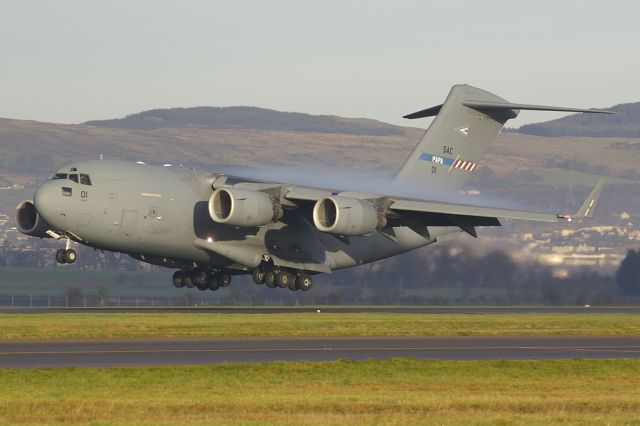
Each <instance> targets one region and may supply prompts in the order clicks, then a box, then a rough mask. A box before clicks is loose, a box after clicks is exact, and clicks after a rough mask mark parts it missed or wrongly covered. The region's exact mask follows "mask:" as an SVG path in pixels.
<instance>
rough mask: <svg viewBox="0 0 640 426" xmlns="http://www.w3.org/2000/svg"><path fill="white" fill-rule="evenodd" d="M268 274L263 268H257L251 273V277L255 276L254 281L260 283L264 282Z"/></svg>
mask: <svg viewBox="0 0 640 426" xmlns="http://www.w3.org/2000/svg"><path fill="white" fill-rule="evenodd" d="M266 275H267V274H266V273H265V272H264V271H263V270H261V269H260V268H256V269H254V270H253V272H252V273H251V277H252V278H253V282H254V283H256V284H258V285H260V284H264V279H265V276H266Z"/></svg>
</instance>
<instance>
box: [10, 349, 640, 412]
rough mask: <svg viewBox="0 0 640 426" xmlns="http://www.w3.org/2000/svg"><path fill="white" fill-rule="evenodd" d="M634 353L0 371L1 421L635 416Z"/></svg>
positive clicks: (637, 366)
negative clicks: (607, 357) (554, 358)
mask: <svg viewBox="0 0 640 426" xmlns="http://www.w3.org/2000/svg"><path fill="white" fill-rule="evenodd" d="M639 372H640V360H562V361H418V360H412V359H396V360H387V361H360V362H354V361H335V362H323V363H310V362H298V363H270V364H229V365H207V366H175V367H174V366H167V367H138V368H98V369H88V368H71V369H35V370H23V369H3V370H0V383H2V392H0V423H2V424H9V423H10V424H34V425H35V424H62V423H74V424H92V425H98V424H99V425H107V424H141V425H142V424H143V425H158V424H164V425H169V424H186V425H204V424H243V425H265V424H284V425H327V424H335V425H338V424H339V425H342V424H392V425H405V424H439V425H442V424H445V425H447V424H479V425H482V424H496V423H497V424H505V425H508V424H525V425H529V424H530V425H538V424H575V425H590V424H591V425H600V424H610V425H615V424H638V419H640V374H638V373H639Z"/></svg>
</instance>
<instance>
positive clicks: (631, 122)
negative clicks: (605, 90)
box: [517, 102, 640, 138]
mask: <svg viewBox="0 0 640 426" xmlns="http://www.w3.org/2000/svg"><path fill="white" fill-rule="evenodd" d="M609 110H610V111H614V112H615V114H613V115H605V114H574V115H569V116H567V117H562V118H559V119H557V120H551V121H547V122H544V123H533V124H525V125H524V126H522V127H520V128H519V129H518V130H517V132H518V133H524V134H527V135H535V136H545V137H562V136H577V137H593V138H602V137H608V138H638V137H640V102H636V103H631V104H620V105H616V106H614V107H612V108H610V109H609Z"/></svg>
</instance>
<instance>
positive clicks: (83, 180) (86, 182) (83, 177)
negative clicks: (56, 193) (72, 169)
mask: <svg viewBox="0 0 640 426" xmlns="http://www.w3.org/2000/svg"><path fill="white" fill-rule="evenodd" d="M80 183H81V184H83V185H91V178H90V177H89V175H82V174H81V175H80Z"/></svg>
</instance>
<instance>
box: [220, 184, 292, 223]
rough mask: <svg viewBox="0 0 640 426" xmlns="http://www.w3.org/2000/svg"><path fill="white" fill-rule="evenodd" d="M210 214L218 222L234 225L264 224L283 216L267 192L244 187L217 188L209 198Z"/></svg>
mask: <svg viewBox="0 0 640 426" xmlns="http://www.w3.org/2000/svg"><path fill="white" fill-rule="evenodd" d="M209 215H210V216H211V219H213V220H214V221H216V222H218V223H226V224H228V225H233V226H262V225H266V224H267V223H269V222H271V221H273V220H276V219H279V218H280V217H281V216H282V214H281V210H280V208H279V207H278V206H276V204H275V203H274V202H273V199H271V197H269V196H268V195H267V194H265V193H264V192H259V191H253V190H251V189H243V188H219V189H217V190H215V191H214V193H213V194H211V198H209Z"/></svg>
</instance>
